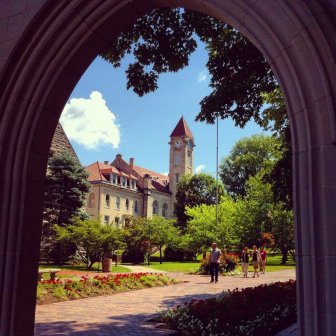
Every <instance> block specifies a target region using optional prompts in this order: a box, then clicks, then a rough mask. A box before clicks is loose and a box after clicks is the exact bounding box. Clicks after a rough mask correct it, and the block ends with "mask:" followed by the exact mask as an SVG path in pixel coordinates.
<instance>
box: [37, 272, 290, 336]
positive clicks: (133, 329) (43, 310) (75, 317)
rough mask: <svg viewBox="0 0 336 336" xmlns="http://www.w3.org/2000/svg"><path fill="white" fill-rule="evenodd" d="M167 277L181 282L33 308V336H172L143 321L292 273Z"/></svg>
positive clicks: (174, 275) (282, 279)
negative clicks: (216, 279) (214, 278)
mask: <svg viewBox="0 0 336 336" xmlns="http://www.w3.org/2000/svg"><path fill="white" fill-rule="evenodd" d="M147 271H148V270H147ZM169 275H170V276H171V277H174V278H177V279H180V280H182V281H184V282H183V283H180V284H178V285H172V286H168V287H159V288H148V289H142V290H137V291H132V292H126V293H119V294H115V295H110V296H99V297H94V298H89V299H82V300H75V301H68V302H60V303H53V304H49V305H42V306H37V308H36V325H35V336H50V335H53V336H54V335H57V336H59V335H67V336H137V335H139V336H140V335H141V336H147V335H148V336H152V335H153V336H155V335H172V334H173V332H172V331H170V330H164V329H158V328H155V324H153V323H148V322H146V321H147V320H148V319H150V318H152V317H153V316H155V314H156V313H157V312H159V311H161V310H164V309H167V308H170V307H174V306H176V305H180V304H183V303H184V302H186V301H190V300H191V299H203V298H207V297H211V296H215V295H218V294H220V293H221V292H222V291H225V290H228V289H235V288H244V287H252V286H257V285H260V284H263V283H271V282H275V281H286V280H288V279H294V278H295V271H294V270H284V271H279V272H272V273H267V274H262V275H261V276H260V277H259V278H251V277H249V278H243V277H241V276H239V277H231V276H228V277H220V280H219V282H218V283H213V284H210V283H209V277H208V276H200V275H186V274H181V273H169ZM292 335H293V334H292Z"/></svg>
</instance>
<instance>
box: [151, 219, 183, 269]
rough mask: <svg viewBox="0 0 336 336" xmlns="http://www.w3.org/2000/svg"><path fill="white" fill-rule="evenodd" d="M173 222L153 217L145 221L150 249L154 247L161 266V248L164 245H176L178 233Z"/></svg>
mask: <svg viewBox="0 0 336 336" xmlns="http://www.w3.org/2000/svg"><path fill="white" fill-rule="evenodd" d="M174 223H175V221H174V220H171V219H166V218H164V217H161V216H154V217H153V218H151V219H149V220H148V221H147V224H148V227H147V228H148V232H149V236H148V239H149V242H150V247H152V246H155V247H157V248H158V249H159V252H160V264H162V248H163V246H164V245H167V244H169V243H170V244H171V245H174V243H175V244H176V242H177V240H178V238H179V235H180V232H179V230H178V229H177V228H176V227H175V226H174Z"/></svg>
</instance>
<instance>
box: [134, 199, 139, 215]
mask: <svg viewBox="0 0 336 336" xmlns="http://www.w3.org/2000/svg"><path fill="white" fill-rule="evenodd" d="M134 212H135V213H137V212H138V200H135V201H134Z"/></svg>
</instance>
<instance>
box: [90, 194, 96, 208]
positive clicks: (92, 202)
mask: <svg viewBox="0 0 336 336" xmlns="http://www.w3.org/2000/svg"><path fill="white" fill-rule="evenodd" d="M95 201H96V195H95V194H94V193H91V194H90V195H89V208H94V207H95Z"/></svg>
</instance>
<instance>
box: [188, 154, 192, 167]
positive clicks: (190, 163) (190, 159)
mask: <svg viewBox="0 0 336 336" xmlns="http://www.w3.org/2000/svg"><path fill="white" fill-rule="evenodd" d="M188 164H189V167H191V166H192V155H191V151H188Z"/></svg>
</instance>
